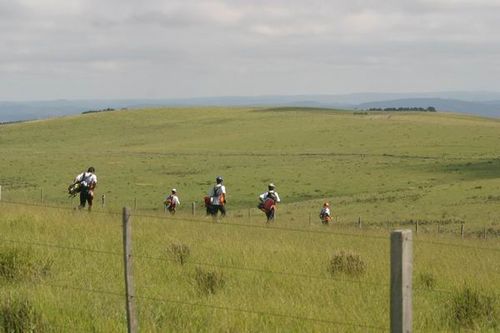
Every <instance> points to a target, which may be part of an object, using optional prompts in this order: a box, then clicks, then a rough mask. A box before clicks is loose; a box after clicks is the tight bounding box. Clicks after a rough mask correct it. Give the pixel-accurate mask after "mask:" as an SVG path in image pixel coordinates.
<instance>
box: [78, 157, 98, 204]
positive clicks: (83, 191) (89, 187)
mask: <svg viewBox="0 0 500 333" xmlns="http://www.w3.org/2000/svg"><path fill="white" fill-rule="evenodd" d="M77 183H78V184H80V187H79V189H80V206H78V209H82V208H85V204H86V203H88V204H89V206H88V207H89V208H88V209H89V212H90V211H91V210H92V201H93V200H94V189H95V187H96V185H97V176H96V175H95V169H94V167H90V168H88V170H87V172H82V173H81V174H79V175H78V176H76V177H75V181H74V184H77Z"/></svg>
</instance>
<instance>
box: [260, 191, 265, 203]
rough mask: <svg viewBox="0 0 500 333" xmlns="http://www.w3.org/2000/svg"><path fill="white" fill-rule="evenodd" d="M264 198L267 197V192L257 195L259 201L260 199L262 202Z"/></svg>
mask: <svg viewBox="0 0 500 333" xmlns="http://www.w3.org/2000/svg"><path fill="white" fill-rule="evenodd" d="M266 196H267V192H265V193H262V194H261V195H259V199H260V201H264V200H266Z"/></svg>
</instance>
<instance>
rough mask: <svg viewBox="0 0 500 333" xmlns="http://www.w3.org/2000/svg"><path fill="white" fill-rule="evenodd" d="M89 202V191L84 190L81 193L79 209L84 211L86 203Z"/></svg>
mask: <svg viewBox="0 0 500 333" xmlns="http://www.w3.org/2000/svg"><path fill="white" fill-rule="evenodd" d="M86 202H87V191H85V190H82V191H81V192H80V206H78V208H79V209H82V208H84V207H85V203H86Z"/></svg>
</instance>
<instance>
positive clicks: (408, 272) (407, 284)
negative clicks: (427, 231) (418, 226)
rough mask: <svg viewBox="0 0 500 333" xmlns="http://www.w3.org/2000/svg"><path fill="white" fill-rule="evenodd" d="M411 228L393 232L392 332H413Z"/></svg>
mask: <svg viewBox="0 0 500 333" xmlns="http://www.w3.org/2000/svg"><path fill="white" fill-rule="evenodd" d="M412 239H413V237H412V233H411V230H395V231H393V232H392V233H391V333H411V332H412V321H413V314H412V274H413V259H412V256H413V253H412V252H413V251H412Z"/></svg>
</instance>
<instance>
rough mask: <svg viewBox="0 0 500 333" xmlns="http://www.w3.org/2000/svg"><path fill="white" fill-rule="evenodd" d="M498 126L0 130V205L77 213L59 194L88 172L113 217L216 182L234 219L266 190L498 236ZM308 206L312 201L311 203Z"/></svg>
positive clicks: (173, 113)
mask: <svg viewBox="0 0 500 333" xmlns="http://www.w3.org/2000/svg"><path fill="white" fill-rule="evenodd" d="M499 129H500V122H499V121H494V120H489V119H488V120H487V119H481V118H471V117H464V116H454V115H443V114H425V113H424V114H420V113H416V114H414V113H407V114H400V113H398V114H387V113H374V114H368V115H355V114H352V113H349V112H336V111H331V110H318V109H297V108H289V109H287V108H285V109H274V110H273V109H271V110H251V109H206V108H199V109H153V110H136V111H120V112H110V113H101V114H90V115H85V116H78V117H68V118H60V119H54V120H47V121H38V122H30V123H24V124H15V125H8V126H1V127H0V142H1V145H0V167H1V169H2V173H1V174H0V184H1V185H2V189H3V198H4V200H11V201H30V202H39V201H40V196H41V191H43V196H44V200H45V202H46V203H54V204H58V205H68V206H70V205H75V204H76V203H75V202H73V203H72V202H69V200H68V199H67V198H66V195H65V189H66V187H67V185H68V183H69V182H71V181H72V179H73V178H74V177H75V175H76V174H77V173H79V172H81V171H83V170H85V169H86V168H87V167H88V166H90V165H93V166H94V167H95V168H96V170H97V175H98V179H99V185H98V188H97V191H96V195H97V197H98V198H100V196H101V195H102V194H105V195H106V199H107V204H108V207H109V208H110V209H116V208H121V207H122V206H124V205H133V203H134V200H135V201H136V202H137V206H138V208H139V209H141V210H149V211H154V210H161V209H162V208H161V201H162V198H163V196H164V195H165V194H167V193H168V192H169V189H170V188H172V187H176V188H177V189H178V190H179V195H180V198H181V201H182V203H183V204H184V207H183V209H184V210H185V211H190V203H191V202H194V201H196V202H197V203H198V204H199V205H201V199H202V197H203V196H204V194H205V193H206V192H207V191H208V189H209V187H210V186H211V184H213V182H214V178H215V176H217V175H222V176H224V178H225V183H226V186H227V189H228V200H229V205H228V208H229V211H232V212H235V211H237V210H241V209H243V210H246V209H248V208H250V207H254V206H255V202H256V197H257V195H258V194H259V193H261V192H263V191H264V190H265V189H266V185H267V183H269V182H270V181H272V182H274V183H276V185H277V186H278V191H279V193H280V195H281V197H282V199H283V203H284V205H286V209H290V210H292V211H294V214H295V213H300V212H304V208H306V209H307V210H308V211H311V212H314V213H316V211H317V210H318V209H319V204H320V202H321V201H322V200H324V199H327V200H330V201H332V203H333V205H334V211H335V212H336V213H337V214H338V219H340V221H341V222H342V221H354V220H357V219H358V217H361V218H362V219H363V220H364V221H365V222H366V223H368V224H376V225H383V224H387V223H391V224H397V223H399V222H405V221H409V220H417V219H419V220H422V221H423V223H435V222H439V221H441V222H442V223H443V224H448V223H450V222H456V223H461V222H465V223H466V224H467V225H468V226H471V227H472V228H475V227H476V226H477V227H478V228H479V229H481V228H482V227H483V226H488V227H492V228H494V229H495V230H498V226H497V225H496V223H497V221H496V220H497V213H496V211H495V209H494V208H495V207H497V205H498V202H499V200H500V198H499V195H500V194H499V193H500V130H499ZM310 200H313V201H310Z"/></svg>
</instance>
